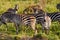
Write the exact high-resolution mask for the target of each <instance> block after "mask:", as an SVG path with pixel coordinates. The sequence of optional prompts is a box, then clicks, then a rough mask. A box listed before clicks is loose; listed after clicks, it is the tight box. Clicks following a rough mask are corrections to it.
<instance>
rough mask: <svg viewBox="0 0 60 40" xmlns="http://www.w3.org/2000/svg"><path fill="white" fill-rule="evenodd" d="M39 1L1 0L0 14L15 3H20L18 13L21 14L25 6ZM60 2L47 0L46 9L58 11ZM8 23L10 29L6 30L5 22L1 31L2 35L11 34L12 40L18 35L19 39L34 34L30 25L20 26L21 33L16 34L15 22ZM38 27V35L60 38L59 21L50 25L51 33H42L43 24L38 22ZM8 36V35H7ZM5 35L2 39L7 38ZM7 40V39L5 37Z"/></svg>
mask: <svg viewBox="0 0 60 40" xmlns="http://www.w3.org/2000/svg"><path fill="white" fill-rule="evenodd" d="M38 2H39V1H38V0H0V14H2V13H4V12H5V11H6V10H7V9H8V8H13V7H14V6H15V4H18V6H19V9H18V14H21V13H22V12H23V10H24V9H25V8H27V7H28V6H29V5H31V4H37V3H38ZM58 3H60V0H47V1H46V7H45V9H44V10H45V11H46V12H57V11H59V10H58V9H57V8H56V5H57V4H58ZM7 25H8V31H6V26H5V25H4V24H3V25H1V26H0V33H1V35H2V34H3V35H5V34H6V35H9V36H10V38H12V39H11V40H15V39H14V38H15V36H17V39H19V37H23V36H30V37H32V35H33V34H34V32H33V31H32V29H30V28H29V27H25V26H24V27H19V29H20V30H19V34H18V35H16V34H15V32H16V30H15V27H14V24H13V23H7ZM36 26H37V28H38V31H39V32H38V36H37V37H40V36H45V37H47V38H48V39H49V40H60V24H59V23H58V22H52V25H51V27H50V32H49V35H46V34H45V33H42V30H41V25H40V24H37V25H36ZM6 37H7V38H8V36H6ZM6 37H5V36H4V37H3V36H1V37H0V39H4V38H6ZM4 40H6V39H4Z"/></svg>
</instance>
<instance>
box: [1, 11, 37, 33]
mask: <svg viewBox="0 0 60 40" xmlns="http://www.w3.org/2000/svg"><path fill="white" fill-rule="evenodd" d="M8 22H9V23H10V22H11V23H14V24H15V28H16V34H18V27H19V25H20V26H21V25H28V26H30V27H31V28H32V29H33V30H34V31H35V34H36V33H37V30H36V28H35V23H36V18H35V17H34V16H32V15H27V14H20V15H18V14H13V13H12V12H5V13H3V14H2V15H1V16H0V25H2V24H5V25H6V27H8V26H7V23H8Z"/></svg>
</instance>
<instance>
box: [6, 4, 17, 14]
mask: <svg viewBox="0 0 60 40" xmlns="http://www.w3.org/2000/svg"><path fill="white" fill-rule="evenodd" d="M17 11H18V5H17V4H16V5H15V7H14V8H9V9H8V10H7V12H13V13H17Z"/></svg>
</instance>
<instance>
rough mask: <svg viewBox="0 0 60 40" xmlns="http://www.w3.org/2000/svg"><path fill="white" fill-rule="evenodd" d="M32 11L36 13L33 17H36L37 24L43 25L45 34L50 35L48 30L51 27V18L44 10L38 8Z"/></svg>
mask: <svg viewBox="0 0 60 40" xmlns="http://www.w3.org/2000/svg"><path fill="white" fill-rule="evenodd" d="M32 10H33V11H34V13H33V16H34V17H36V22H37V23H38V24H41V25H42V30H43V31H44V30H45V33H46V34H48V32H49V31H48V30H49V29H50V25H51V18H50V17H49V16H47V15H45V14H46V13H45V12H44V11H43V10H40V9H36V8H32ZM24 11H26V10H24Z"/></svg>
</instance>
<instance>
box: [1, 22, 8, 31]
mask: <svg viewBox="0 0 60 40" xmlns="http://www.w3.org/2000/svg"><path fill="white" fill-rule="evenodd" d="M2 23H3V24H5V25H6V31H8V26H7V24H6V23H5V22H2Z"/></svg>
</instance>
